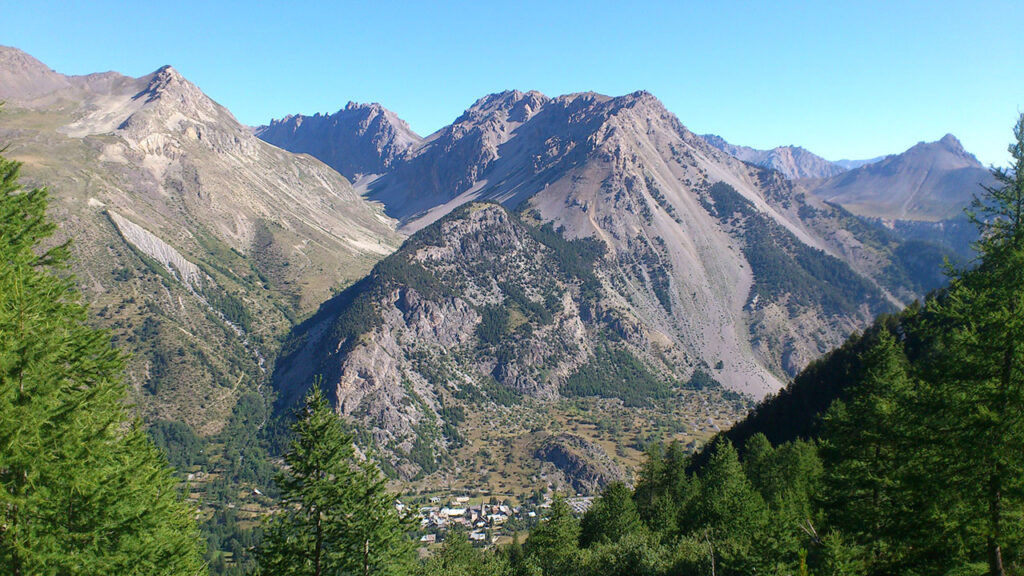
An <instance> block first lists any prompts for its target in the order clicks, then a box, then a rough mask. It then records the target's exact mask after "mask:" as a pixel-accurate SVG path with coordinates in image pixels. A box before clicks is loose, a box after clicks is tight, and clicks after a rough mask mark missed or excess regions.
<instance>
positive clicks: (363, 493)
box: [258, 383, 412, 576]
mask: <svg viewBox="0 0 1024 576" xmlns="http://www.w3.org/2000/svg"><path fill="white" fill-rule="evenodd" d="M292 434H293V436H294V437H293V439H292V442H291V445H290V449H289V451H288V453H287V454H286V455H285V464H286V466H285V469H284V471H282V472H281V473H280V474H279V476H278V480H277V483H278V486H279V487H280V489H281V506H282V509H281V511H280V512H278V513H276V514H273V515H271V516H269V517H268V518H266V519H265V521H264V533H265V535H264V539H263V543H262V544H261V547H260V550H259V553H258V556H259V562H260V568H261V571H262V573H264V574H272V575H274V576H278V575H281V576H287V575H307V574H308V575H311V576H321V575H326V574H332V575H333V574H339V573H342V574H352V575H357V576H370V575H390V574H396V573H402V572H401V571H402V570H405V569H406V568H408V566H409V556H410V552H411V550H412V544H411V542H410V541H409V539H408V538H407V535H406V528H407V526H406V524H405V523H404V522H403V520H402V519H401V518H400V517H399V516H398V514H397V512H396V510H395V508H394V506H393V502H394V498H393V497H391V496H389V495H388V494H387V491H386V490H385V486H384V482H383V480H382V479H381V478H380V474H379V472H378V471H377V469H376V467H374V466H373V464H371V463H369V462H363V463H357V460H356V458H355V451H354V449H353V447H352V438H351V436H349V435H348V434H346V433H345V432H344V431H343V430H342V427H341V421H340V420H339V419H338V416H337V414H335V413H334V411H333V410H332V409H331V406H330V404H329V403H328V402H327V399H326V398H325V397H324V395H323V393H322V392H321V391H320V386H319V383H317V384H316V385H314V386H313V387H312V389H311V391H310V393H309V394H308V395H307V396H306V399H305V403H304V405H303V407H302V409H301V411H300V414H299V418H298V420H297V421H296V422H295V424H294V425H293V426H292Z"/></svg>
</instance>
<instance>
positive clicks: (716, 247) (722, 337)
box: [360, 91, 920, 397]
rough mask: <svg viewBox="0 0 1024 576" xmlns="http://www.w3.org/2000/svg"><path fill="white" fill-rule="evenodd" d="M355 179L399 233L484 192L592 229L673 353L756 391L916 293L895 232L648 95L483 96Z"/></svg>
mask: <svg viewBox="0 0 1024 576" xmlns="http://www.w3.org/2000/svg"><path fill="white" fill-rule="evenodd" d="M719 184H721V185H722V186H724V188H723V187H722V186H718V185H719ZM716 186H718V187H716ZM360 189H361V190H363V191H364V192H365V193H366V194H367V195H368V196H369V197H370V198H373V199H375V200H378V201H380V202H382V203H383V204H384V205H385V206H386V209H387V211H388V213H389V214H390V215H392V216H394V217H396V218H398V219H399V220H400V222H401V229H402V230H403V231H406V232H414V231H416V230H418V229H420V228H422V227H424V226H426V225H428V224H429V223H431V222H433V221H435V220H437V219H438V218H440V217H441V216H442V215H444V214H446V213H448V212H450V211H451V210H453V209H455V208H456V207H458V206H460V205H462V204H464V203H466V202H469V201H474V200H491V201H497V202H500V203H502V204H503V205H505V206H508V207H519V209H520V210H522V211H524V212H526V213H533V212H536V214H537V215H538V218H539V221H540V222H542V223H543V222H547V223H551V224H552V225H553V226H554V228H556V229H559V228H564V233H565V235H566V237H567V238H570V239H572V238H594V239H596V240H599V241H600V242H602V243H603V244H604V245H605V246H606V249H607V254H606V256H605V257H604V258H602V259H601V260H600V262H599V263H598V267H599V268H601V269H602V271H603V273H604V274H605V277H606V278H607V281H608V283H609V286H610V290H611V292H613V293H614V294H616V296H615V297H616V298H617V299H618V302H619V303H620V305H621V307H623V308H624V309H627V310H629V311H630V313H631V314H632V315H633V316H635V317H636V318H638V320H639V322H640V323H641V324H642V325H644V326H645V327H647V328H648V329H649V330H650V331H651V332H652V333H653V334H656V335H657V338H658V340H659V341H660V342H662V345H663V347H664V349H666V350H670V351H671V353H672V355H673V356H672V358H673V360H672V362H674V363H675V364H676V365H678V366H683V367H684V368H683V371H684V372H689V371H693V370H696V369H697V368H702V369H703V368H708V367H711V366H719V368H718V369H717V370H716V373H715V377H716V378H717V379H718V380H719V381H721V382H722V383H723V384H725V385H726V386H727V387H729V388H731V389H734V390H741V391H744V392H747V393H750V394H752V395H754V396H755V397H760V396H762V395H764V394H766V393H768V392H771V391H773V390H776V389H778V388H779V387H780V386H781V383H782V381H783V380H784V379H785V378H786V377H787V375H789V374H794V373H796V371H798V370H799V369H800V368H801V367H802V366H803V365H804V364H806V362H808V361H809V360H811V359H812V358H814V357H816V356H818V355H819V354H821V353H823V352H825V351H826V350H828V349H830V348H831V347H833V346H835V345H838V344H839V343H840V342H841V341H842V339H843V338H844V337H845V336H846V335H847V334H849V333H850V332H852V331H853V330H856V329H858V328H860V327H862V326H864V325H866V323H867V322H869V321H870V319H871V318H872V317H873V316H874V315H875V314H877V313H878V312H880V311H883V310H887V309H889V306H892V305H895V304H896V303H898V302H905V301H910V300H912V299H913V298H915V297H918V296H919V295H920V293H919V289H920V286H918V285H915V284H914V283H913V282H911V280H910V279H909V278H908V277H907V276H906V274H905V273H904V271H903V268H902V263H901V262H900V261H899V259H898V257H897V254H896V248H897V247H898V244H899V241H898V240H897V239H894V238H893V237H892V236H891V235H890V234H888V233H887V232H885V231H883V230H881V228H880V227H878V226H874V225H871V224H868V223H863V222H860V221H857V220H856V219H855V218H853V217H852V216H851V215H850V214H849V213H848V212H845V211H844V210H842V209H841V208H838V207H836V206H831V205H827V204H825V203H823V202H821V201H819V200H818V199H816V198H814V197H813V196H811V195H809V194H807V192H806V190H805V189H804V188H803V187H802V185H801V184H799V183H794V182H791V181H787V180H786V179H785V178H783V177H782V176H781V175H780V174H778V173H777V172H773V171H769V170H765V169H761V168H758V167H756V166H751V165H749V164H746V163H743V162H741V161H740V160H738V159H736V158H734V157H732V156H730V155H728V154H725V153H723V152H721V151H719V150H717V149H716V148H714V147H712V146H710V145H708V144H707V142H705V141H704V139H702V138H701V137H699V136H696V135H694V134H692V133H691V132H690V131H689V130H687V129H686V128H685V127H684V126H683V125H682V124H681V123H680V122H679V121H678V119H677V118H676V117H675V116H674V115H672V114H671V113H669V112H668V111H667V110H665V108H664V107H663V106H662V105H661V103H660V102H659V101H658V100H657V99H656V98H654V97H653V96H651V95H650V94H648V93H645V92H637V93H634V94H630V95H626V96H622V97H618V98H611V97H607V96H602V95H598V94H592V93H584V94H570V95H566V96H560V97H557V98H549V97H547V96H544V95H543V94H540V93H537V92H525V93H524V92H519V91H510V92H503V93H500V94H492V95H490V96H486V97H484V98H481V99H480V100H478V101H477V102H476V103H474V104H473V106H471V107H470V108H469V109H468V110H467V111H466V112H465V113H464V114H463V115H462V116H460V117H459V118H458V119H456V121H455V122H454V123H453V124H452V125H451V126H448V127H445V128H443V129H442V130H440V131H438V132H437V133H435V134H432V135H430V136H428V137H427V138H425V139H424V140H423V142H422V143H420V144H419V145H418V146H416V147H414V148H413V149H411V151H410V152H409V154H408V156H407V157H406V158H404V159H402V160H400V161H399V162H397V163H396V164H395V165H394V167H393V168H392V170H390V171H389V172H387V173H385V174H383V175H381V176H379V177H376V178H373V179H365V180H362V181H361V182H360ZM716 196H717V198H716ZM719 201H722V202H726V203H727V204H729V205H730V206H732V207H733V208H735V209H736V210H738V212H737V211H734V212H726V211H721V210H718V209H716V204H717V203H718V202H719ZM795 278H802V279H803V280H801V281H800V282H794V281H792V280H793V279H795ZM837 295H838V296H837Z"/></svg>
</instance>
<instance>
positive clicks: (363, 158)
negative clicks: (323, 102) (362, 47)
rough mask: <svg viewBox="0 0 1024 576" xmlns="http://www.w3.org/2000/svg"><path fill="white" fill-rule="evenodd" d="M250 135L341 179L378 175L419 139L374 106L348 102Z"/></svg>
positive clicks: (273, 123)
mask: <svg viewBox="0 0 1024 576" xmlns="http://www.w3.org/2000/svg"><path fill="white" fill-rule="evenodd" d="M255 134H256V136H257V137H259V138H260V139H262V140H265V141H267V142H270V143H271V144H273V145H275V146H280V147H281V148H284V149H286V150H290V151H292V152H301V153H306V154H311V155H313V156H315V157H317V158H320V159H321V160H322V161H324V162H325V163H326V164H327V165H329V166H331V167H332V168H334V169H335V170H337V171H338V172H340V173H341V174H342V175H343V176H345V177H346V178H349V179H355V178H357V177H358V176H360V175H363V174H380V173H382V172H385V171H387V170H388V169H390V168H391V165H392V164H393V163H394V162H395V161H396V160H397V159H399V158H403V157H405V156H406V155H407V154H408V153H409V151H410V150H412V149H413V148H414V147H416V146H417V145H418V144H419V143H420V142H422V141H423V138H422V137H420V135H419V134H416V133H415V132H413V130H412V128H410V127H409V124H408V123H406V121H405V120H402V119H401V118H399V117H398V115H397V114H395V113H394V112H392V111H391V110H388V109H387V108H385V107H384V106H382V105H381V104H379V103H377V102H373V103H369V104H363V103H358V102H351V101H350V102H348V103H347V104H345V106H344V107H343V108H341V109H340V110H338V111H337V112H335V113H334V114H330V115H326V114H321V113H316V114H314V115H313V116H303V115H301V114H297V115H291V114H289V115H288V116H285V117H284V118H282V119H280V120H271V121H270V124H269V125H266V126H259V127H257V128H256V129H255Z"/></svg>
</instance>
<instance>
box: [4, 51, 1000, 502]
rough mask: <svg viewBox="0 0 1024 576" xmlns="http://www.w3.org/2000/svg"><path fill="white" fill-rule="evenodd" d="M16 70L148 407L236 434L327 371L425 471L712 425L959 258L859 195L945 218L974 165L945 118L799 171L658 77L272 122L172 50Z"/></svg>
mask: <svg viewBox="0 0 1024 576" xmlns="http://www.w3.org/2000/svg"><path fill="white" fill-rule="evenodd" d="M0 98H2V99H4V100H6V102H7V104H6V105H5V107H4V108H3V110H2V111H0V140H2V141H3V142H4V143H5V144H6V145H8V149H7V152H6V154H7V155H8V156H10V157H12V158H13V159H16V160H20V161H21V162H23V164H24V168H23V171H24V175H25V177H26V179H27V180H28V182H29V183H32V184H39V185H43V184H45V185H47V186H49V187H50V188H51V190H52V194H53V200H52V204H51V213H52V214H53V216H54V218H55V219H56V220H57V221H58V222H59V223H60V226H61V228H62V230H63V233H64V234H66V235H70V236H72V237H74V239H75V251H76V264H75V266H74V272H75V273H76V275H77V277H78V278H79V282H80V284H81V286H82V288H83V290H84V292H85V294H86V297H87V298H88V299H89V301H90V303H91V304H92V308H93V310H95V311H96V317H95V319H94V320H95V321H96V322H97V323H98V324H100V325H103V326H106V327H108V328H110V329H111V330H113V332H114V334H115V336H116V340H117V343H118V345H119V346H122V347H124V348H125V349H126V350H128V351H130V352H132V354H133V356H132V360H131V362H130V367H129V378H130V379H131V381H132V383H133V384H134V385H135V388H136V391H137V403H138V405H139V406H140V410H141V412H142V414H143V416H145V417H146V419H147V420H148V421H150V422H155V421H175V422H185V423H187V424H188V425H189V426H190V427H191V428H193V429H195V430H196V431H197V432H198V433H199V434H200V436H209V435H213V434H215V433H216V432H217V431H218V430H220V429H221V428H222V427H223V426H224V424H225V422H226V421H227V419H228V418H229V416H230V414H231V413H232V412H233V411H234V410H235V408H236V403H237V402H238V400H239V399H241V398H243V397H246V396H247V395H248V396H249V397H256V398H260V396H258V395H266V396H271V395H272V396H276V398H277V406H278V407H279V408H280V409H282V410H283V409H285V408H287V407H289V406H290V405H291V404H292V403H293V402H294V401H295V400H296V399H298V398H299V397H301V395H302V393H303V392H304V391H305V390H306V389H307V388H308V386H309V385H310V384H311V383H312V382H313V381H314V380H316V379H317V378H318V377H319V378H322V385H323V386H324V387H325V388H326V389H328V390H329V391H330V392H331V396H332V398H333V400H334V401H335V402H336V407H337V410H338V412H339V414H340V415H341V416H342V417H343V418H344V420H345V421H346V422H347V423H348V425H350V426H351V427H352V430H353V431H354V432H355V433H356V434H357V438H359V440H360V445H361V446H362V447H363V448H364V449H367V450H371V451H375V452H376V453H377V454H378V455H379V456H380V460H381V461H382V463H384V464H385V466H386V467H387V468H388V469H389V470H390V471H391V472H392V473H393V474H394V475H396V476H398V477H402V478H405V479H412V478H417V479H421V480H424V482H426V483H427V484H430V483H431V482H434V483H436V482H438V481H441V480H444V481H447V482H449V483H450V482H455V481H466V479H467V478H473V479H474V480H473V481H474V482H478V483H483V484H487V482H486V481H485V480H484V477H485V476H489V473H486V472H484V471H485V470H495V469H501V470H502V471H503V472H502V473H503V477H502V478H501V479H497V478H491V480H490V482H491V484H489V485H491V486H493V487H494V488H496V489H499V488H503V489H512V488H515V487H522V486H523V485H524V484H526V483H528V482H529V478H534V479H546V480H543V481H549V482H555V481H557V482H568V483H574V486H576V487H577V488H578V489H581V490H591V489H593V488H595V487H596V486H598V485H600V484H602V483H604V482H607V481H608V480H609V479H613V478H618V477H622V473H623V472H622V471H623V470H624V469H626V468H627V467H628V466H630V465H633V464H635V463H636V462H638V461H639V459H640V455H641V450H642V448H643V447H644V446H645V445H646V444H647V443H648V442H650V441H652V440H653V439H655V438H669V437H672V438H680V439H685V440H686V441H687V442H699V441H700V440H702V439H703V438H706V437H708V436H709V435H710V434H712V433H713V432H714V431H715V429H716V428H717V427H721V426H725V425H728V424H729V423H730V422H732V421H735V419H737V418H738V417H739V416H740V415H741V414H742V412H743V410H745V409H746V407H747V406H749V404H748V403H749V401H750V400H751V399H757V398H761V397H763V396H764V395H766V394H769V393H771V392H774V391H775V390H778V389H780V387H781V386H782V385H783V383H784V382H785V381H786V380H788V379H789V378H790V377H791V376H792V375H794V374H796V373H797V371H799V370H800V369H801V368H802V367H803V366H804V365H806V364H807V363H808V362H810V361H811V360H813V359H814V358H816V357H818V356H819V355H821V354H822V353H824V352H825V351H827V350H829V349H830V348H832V347H834V346H836V345H838V344H839V343H840V342H842V340H843V339H844V338H845V337H846V336H847V335H848V334H850V333H852V332H854V331H856V330H859V329H862V328H863V327H865V326H867V325H868V323H869V322H870V321H871V320H872V319H873V318H874V317H875V316H876V315H877V314H879V313H882V312H886V311H891V310H894V309H896V308H897V307H899V306H901V305H904V304H907V303H909V302H911V301H913V300H914V299H917V298H920V297H921V296H922V295H923V294H924V293H926V292H927V291H928V290H931V289H933V288H935V287H937V286H939V285H940V284H941V282H942V281H943V278H942V277H941V275H936V274H934V273H933V272H932V271H933V270H936V269H938V263H939V262H941V261H942V257H943V256H944V255H945V254H949V253H951V252H952V251H955V250H954V249H955V248H956V247H955V246H951V245H949V244H950V242H949V240H950V238H955V239H957V241H959V238H960V237H959V236H956V235H949V234H945V235H943V234H944V233H942V232H941V231H940V230H939V228H937V227H936V226H940V225H933V224H930V223H928V222H924V223H919V224H914V225H913V226H911V227H910V228H912V230H913V234H910V233H904V232H902V231H903V230H905V229H910V228H906V225H905V224H902V223H900V222H895V223H894V222H885V223H884V224H885V225H883V223H882V222H881V221H880V220H879V219H878V218H875V219H870V218H869V219H865V218H861V217H858V216H857V215H856V214H858V213H864V214H866V215H868V216H875V217H881V218H887V217H889V216H892V213H893V212H892V210H894V209H891V207H890V208H885V209H884V210H883V209H878V210H876V211H875V212H876V213H870V212H871V211H870V210H868V208H869V207H870V206H876V205H878V206H889V205H888V204H885V202H884V201H882V200H878V199H877V198H884V197H886V195H888V196H893V195H896V196H897V197H899V198H903V199H904V200H899V201H898V202H897V203H898V204H899V205H900V206H901V210H902V211H901V212H900V214H901V215H902V216H900V217H912V216H913V217H916V216H918V215H920V214H925V215H927V216H928V218H931V219H934V218H936V217H938V215H940V214H946V213H947V212H948V210H951V207H952V206H953V205H954V204H956V203H957V202H959V200H957V196H956V195H955V194H953V189H952V186H947V185H946V184H943V186H947V188H942V189H943V190H947V189H948V190H949V191H950V193H949V194H946V193H942V194H938V198H937V199H936V201H935V202H932V200H931V195H932V194H936V193H937V192H935V191H937V190H939V189H940V188H941V186H939V184H937V182H940V181H942V182H945V181H946V180H944V178H945V176H943V174H946V173H956V174H959V176H958V178H961V180H960V182H966V181H967V180H969V179H970V178H971V176H970V174H971V173H969V172H958V171H959V170H961V169H962V168H963V167H964V164H965V163H967V159H966V157H962V158H961V162H960V163H956V162H947V161H944V160H941V161H940V160H934V158H935V157H936V154H946V155H950V156H957V153H956V151H955V149H954V148H955V147H954V146H953V145H952V143H950V142H947V141H946V139H944V140H943V141H942V142H943V143H944V144H943V146H942V147H940V148H934V147H931V148H930V147H928V146H924V145H923V146H924V148H923V149H922V150H918V151H916V152H915V151H914V150H913V149H912V152H914V153H913V154H911V153H910V152H908V153H907V154H906V155H900V156H894V157H889V158H887V159H886V160H883V161H881V162H879V163H875V164H868V165H865V166H862V167H860V168H856V169H853V170H846V171H842V172H835V174H832V175H830V176H829V175H828V174H826V172H827V171H828V170H840V169H841V167H836V166H834V165H833V167H832V168H828V167H827V166H826V165H825V164H821V163H820V162H816V161H815V160H814V158H816V157H813V155H811V154H810V153H806V154H804V152H806V151H802V149H798V148H788V149H787V151H788V152H786V153H781V152H779V153H776V154H775V155H774V156H771V155H769V156H771V157H772V158H776V159H788V160H786V163H784V164H785V166H789V167H790V168H792V171H791V173H789V174H787V173H785V172H782V171H779V170H778V169H775V168H774V167H771V166H768V167H765V166H761V165H759V164H757V163H756V162H754V161H753V160H752V159H751V158H752V157H749V158H747V159H744V158H741V157H738V156H737V155H735V154H740V149H739V148H736V150H734V152H735V154H734V153H730V152H729V151H728V150H722V149H720V148H719V147H717V145H712V144H710V143H709V138H710V137H701V136H698V135H696V134H693V133H692V132H690V131H689V130H688V129H687V128H686V127H685V126H683V125H682V123H680V122H679V120H678V119H677V118H676V117H675V115H673V114H672V113H671V112H669V111H668V110H666V109H665V107H664V106H663V105H662V104H661V102H660V101H659V100H658V99H657V98H655V97H654V96H653V95H651V94H649V93H646V92H635V93H632V94H628V95H625V96H620V97H609V96H604V95H600V94H594V93H579V94H568V95H563V96H558V97H549V96H546V95H543V94H541V93H539V92H519V91H508V92H502V93H498V94H492V95H488V96H485V97H483V98H481V99H480V100H478V101H477V102H475V103H473V104H472V105H471V106H470V107H469V108H468V109H467V110H466V111H465V113H464V114H462V115H461V116H460V117H459V118H457V119H456V120H455V121H454V122H453V123H452V124H451V125H449V126H446V127H444V128H442V129H441V130H439V131H437V132H435V133H434V134H431V135H428V136H426V137H420V136H419V135H417V134H415V133H414V132H413V131H412V130H410V129H409V127H408V125H407V124H406V123H405V122H404V121H402V120H401V119H400V118H399V117H398V116H397V115H396V114H394V113H393V112H391V111H388V110H386V109H385V108H383V107H382V106H380V105H378V104H365V105H364V104H353V103H350V104H348V105H347V106H345V108H343V109H342V110H340V111H338V112H337V113H336V114H332V115H316V116H301V115H293V116H289V117H286V118H284V119H281V120H275V121H271V122H270V123H269V124H268V125H266V126H261V127H258V128H255V129H250V128H248V127H245V126H242V125H241V124H239V123H238V122H237V121H236V120H235V118H234V117H233V116H232V115H231V114H230V112H229V111H228V110H226V109H225V108H223V107H222V106H220V105H219V104H217V103H215V102H213V101H212V100H211V99H209V98H208V97H207V96H206V95H205V94H203V93H202V92H201V91H200V90H199V88H198V87H196V86H195V85H193V84H192V83H190V82H189V81H188V80H186V79H184V78H183V77H182V76H181V75H180V74H178V73H177V72H176V71H175V70H174V69H173V68H170V67H163V68H160V69H159V70H157V71H155V72H154V73H152V74H150V75H146V76H143V77H141V78H128V77H125V76H122V75H120V74H116V73H113V72H108V73H103V74H93V75H88V76H64V75H61V74H58V73H56V72H54V71H52V70H50V69H48V68H47V67H46V66H45V65H43V64H41V63H39V62H38V61H36V60H35V59H33V58H31V57H30V56H28V55H26V54H24V53H22V52H20V51H17V50H15V49H11V48H3V49H0ZM719 144H721V142H719ZM956 145H957V146H958V145H959V144H958V143H956ZM915 148H916V147H915ZM777 150H779V149H777ZM961 150H962V148H961ZM964 155H966V153H964ZM964 155H960V156H964ZM966 156H969V155H966ZM767 157H768V156H766V158H767ZM900 158H903V160H902V161H900V162H897V161H896V159H900ZM818 160H820V159H818ZM890 160H892V162H890V163H889V164H886V162H889V161H890ZM821 162H825V161H821ZM883 164H884V165H885V166H889V167H890V168H887V170H889V171H888V172H887V171H885V170H880V169H877V168H876V169H873V167H877V166H881V165H883ZM812 165H818V167H817V168H814V169H812V168H811V166H812ZM798 166H802V167H798ZM814 170H818V171H817V172H815V171H814ZM921 173H928V174H931V176H930V177H928V178H923V179H921V178H914V177H912V175H916V174H921ZM811 174H816V175H817V177H815V178H813V179H809V178H806V177H805V176H809V175H811ZM862 174H863V175H864V176H861V175H862ZM793 177H796V178H793ZM844 177H845V178H848V179H850V180H849V181H848V182H849V184H848V185H846V186H845V187H843V186H840V185H839V182H841V181H842V179H843V178H844ZM979 177H980V175H979ZM350 181H351V182H354V184H353V183H350ZM854 181H862V182H864V183H863V185H862V186H860V187H856V186H853V184H852V183H853V182H854ZM922 182H923V183H924V184H922ZM964 185H965V186H967V184H964ZM864 190H867V191H868V192H871V191H873V193H874V194H875V195H876V196H874V197H872V196H870V194H868V192H864ZM854 191H856V193H855V192H854ZM872 198H874V199H872ZM906 199H910V200H906ZM872 202H873V203H872ZM890 204H892V202H890ZM937 205H942V206H945V207H946V208H942V209H936V208H935V206H937ZM904 208H905V209H904ZM881 212H884V214H883V213H881ZM928 218H925V219H928ZM941 226H945V224H942V225H941ZM947 229H948V227H947ZM403 241H404V242H403ZM400 244H401V248H399V245H400ZM271 373H272V376H271ZM264 384H269V385H270V386H269V388H268V387H266V386H264ZM269 390H272V391H273V393H272V394H270V393H269ZM243 405H246V404H243ZM614 422H633V423H634V424H633V425H631V432H630V435H629V436H628V438H627V437H626V435H625V433H624V432H623V433H621V434H619V435H616V434H614V433H613V430H615V427H616V426H620V425H617V424H613V423H614ZM620 432H621V431H620ZM496 446H497V447H500V448H496ZM558 478H560V480H556V479H558ZM581 479H587V480H585V481H584V480H581ZM537 481H541V480H537ZM580 482H582V483H580Z"/></svg>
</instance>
